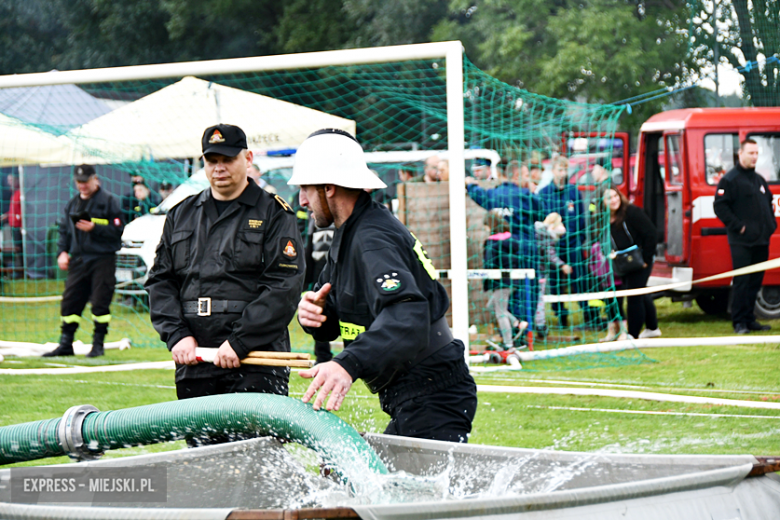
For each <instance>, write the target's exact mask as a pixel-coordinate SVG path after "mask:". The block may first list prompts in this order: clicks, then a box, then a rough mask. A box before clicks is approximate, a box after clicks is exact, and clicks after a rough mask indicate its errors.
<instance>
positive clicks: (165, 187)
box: [160, 181, 173, 202]
mask: <svg viewBox="0 0 780 520" xmlns="http://www.w3.org/2000/svg"><path fill="white" fill-rule="evenodd" d="M171 193H173V184H171V183H170V182H168V181H162V182H161V183H160V199H161V202H162V201H163V200H165V199H167V198H168V196H169V195H170V194H171Z"/></svg>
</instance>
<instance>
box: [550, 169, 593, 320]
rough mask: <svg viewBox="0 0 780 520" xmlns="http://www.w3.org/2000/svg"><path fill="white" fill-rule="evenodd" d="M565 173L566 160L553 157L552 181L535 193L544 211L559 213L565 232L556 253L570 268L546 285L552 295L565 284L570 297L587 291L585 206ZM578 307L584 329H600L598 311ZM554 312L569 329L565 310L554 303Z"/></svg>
mask: <svg viewBox="0 0 780 520" xmlns="http://www.w3.org/2000/svg"><path fill="white" fill-rule="evenodd" d="M568 171H569V159H567V158H566V157H563V156H558V157H556V158H555V159H554V160H553V164H552V173H553V182H551V183H550V184H548V185H547V186H545V187H544V188H542V189H541V190H539V192H538V195H539V198H540V199H541V202H542V204H543V205H544V209H545V212H546V213H553V212H554V213H558V214H559V215H561V217H562V218H563V225H564V226H565V227H566V230H567V232H566V235H564V237H563V238H561V240H560V242H558V254H559V256H560V258H561V259H562V260H563V261H564V262H565V263H566V264H568V265H570V266H571V267H572V269H573V270H572V273H571V275H570V276H568V277H567V276H565V275H562V273H561V272H560V271H558V270H553V271H552V272H551V273H550V279H549V280H548V282H549V287H550V291H551V293H552V294H562V293H565V292H566V286H567V284H568V285H569V286H570V290H571V293H573V294H581V293H585V292H588V291H589V287H588V284H587V280H588V276H587V272H586V267H585V256H584V254H583V251H584V247H585V244H586V242H587V228H586V223H585V206H584V204H583V202H582V197H581V196H580V192H579V190H578V189H577V186H575V185H573V184H569V183H568V182H567V179H568ZM579 305H580V307H581V308H582V310H583V312H584V315H585V316H584V320H585V326H586V327H596V328H601V324H600V321H601V320H600V317H599V311H598V308H596V307H590V306H588V303H587V302H580V303H579ZM553 310H554V311H555V314H556V315H557V316H558V321H559V323H560V325H561V326H563V327H566V326H568V325H569V321H568V312H569V311H568V309H566V307H565V306H564V305H563V304H562V303H560V302H555V303H553Z"/></svg>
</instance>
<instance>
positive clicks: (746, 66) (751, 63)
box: [688, 0, 780, 107]
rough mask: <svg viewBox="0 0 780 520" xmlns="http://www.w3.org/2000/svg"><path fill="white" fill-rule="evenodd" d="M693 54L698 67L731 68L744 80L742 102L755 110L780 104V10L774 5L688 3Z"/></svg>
mask: <svg viewBox="0 0 780 520" xmlns="http://www.w3.org/2000/svg"><path fill="white" fill-rule="evenodd" d="M688 6H689V7H690V54H691V58H692V60H693V63H694V64H695V67H697V68H701V69H705V70H706V69H710V70H712V79H715V80H716V81H718V83H722V81H720V78H718V76H717V75H716V74H715V64H721V65H730V66H731V67H732V68H733V69H736V70H737V72H739V74H740V75H741V77H742V81H741V85H740V86H741V88H742V99H741V100H733V99H732V100H729V99H725V98H724V99H719V100H718V104H719V105H721V106H730V105H732V104H734V103H735V102H737V103H739V104H741V103H745V104H749V105H752V106H757V107H763V106H778V104H780V5H778V2H777V1H775V0H768V1H767V0H750V1H748V0H731V1H722V0H721V1H711V0H689V2H688Z"/></svg>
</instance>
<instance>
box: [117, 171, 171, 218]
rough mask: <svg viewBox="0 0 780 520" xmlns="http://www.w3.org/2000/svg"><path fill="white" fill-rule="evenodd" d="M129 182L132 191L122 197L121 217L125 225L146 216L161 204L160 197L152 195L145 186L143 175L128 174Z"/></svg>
mask: <svg viewBox="0 0 780 520" xmlns="http://www.w3.org/2000/svg"><path fill="white" fill-rule="evenodd" d="M130 181H131V182H132V183H133V189H132V191H130V192H128V193H125V194H124V195H123V196H122V216H123V217H124V220H125V223H129V222H132V221H133V220H135V219H137V218H138V217H140V216H142V215H146V214H147V213H149V212H150V210H151V209H152V208H156V207H157V206H159V205H160V202H162V199H161V198H160V196H159V195H157V194H156V193H153V192H152V190H150V189H149V186H147V185H146V180H145V179H144V177H143V175H141V174H139V173H138V172H130Z"/></svg>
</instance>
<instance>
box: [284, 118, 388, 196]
mask: <svg viewBox="0 0 780 520" xmlns="http://www.w3.org/2000/svg"><path fill="white" fill-rule="evenodd" d="M287 184H289V185H291V186H308V185H318V184H319V185H321V184H333V185H335V186H341V187H342V188H352V189H356V190H364V189H372V190H378V189H381V188H386V187H387V185H386V184H385V183H384V182H382V180H381V179H380V178H379V177H377V176H376V174H374V173H373V172H372V171H371V170H369V169H368V166H367V165H366V159H365V157H364V156H363V148H362V147H361V146H360V144H359V143H358V142H357V140H356V139H355V138H354V137H352V136H351V135H350V134H348V133H347V132H345V131H343V130H336V129H332V128H327V129H324V130H317V131H316V132H314V133H313V134H311V135H310V136H309V137H307V138H306V140H305V141H304V142H303V144H302V145H301V146H300V148H298V151H297V152H296V154H295V164H294V165H293V174H292V177H290V180H289V181H288V182H287Z"/></svg>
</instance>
